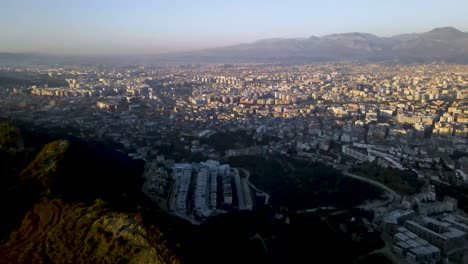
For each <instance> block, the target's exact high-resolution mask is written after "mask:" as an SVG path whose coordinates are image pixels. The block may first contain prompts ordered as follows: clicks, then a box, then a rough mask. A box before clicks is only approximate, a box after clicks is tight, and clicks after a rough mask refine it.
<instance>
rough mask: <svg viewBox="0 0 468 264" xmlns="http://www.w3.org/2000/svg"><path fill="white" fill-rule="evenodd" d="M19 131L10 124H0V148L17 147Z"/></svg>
mask: <svg viewBox="0 0 468 264" xmlns="http://www.w3.org/2000/svg"><path fill="white" fill-rule="evenodd" d="M18 140H20V133H19V130H18V129H17V128H16V127H14V126H13V125H12V124H10V123H0V147H4V148H15V147H18Z"/></svg>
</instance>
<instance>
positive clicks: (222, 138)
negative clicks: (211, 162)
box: [200, 130, 255, 152]
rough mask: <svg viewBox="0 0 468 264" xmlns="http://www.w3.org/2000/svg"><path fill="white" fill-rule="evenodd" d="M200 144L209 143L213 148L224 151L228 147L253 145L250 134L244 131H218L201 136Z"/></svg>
mask: <svg viewBox="0 0 468 264" xmlns="http://www.w3.org/2000/svg"><path fill="white" fill-rule="evenodd" d="M200 143H201V144H208V145H211V146H212V147H213V148H214V149H215V150H217V151H221V152H224V151H226V150H228V149H236V148H245V147H247V146H252V145H255V141H254V139H253V138H252V135H248V134H247V133H246V132H245V131H243V130H242V131H236V132H219V133H216V134H214V135H212V136H210V137H209V138H202V139H201V140H200Z"/></svg>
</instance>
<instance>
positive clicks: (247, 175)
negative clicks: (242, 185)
mask: <svg viewBox="0 0 468 264" xmlns="http://www.w3.org/2000/svg"><path fill="white" fill-rule="evenodd" d="M238 169H239V170H241V171H243V172H244V173H245V178H246V179H247V182H248V183H249V185H250V187H252V189H254V190H256V191H257V192H260V193H264V194H265V204H268V201H269V200H270V195H269V194H268V193H267V192H264V191H262V190H260V189H258V188H257V187H255V185H253V184H252V183H251V182H250V181H249V178H250V171H248V170H246V169H244V168H238Z"/></svg>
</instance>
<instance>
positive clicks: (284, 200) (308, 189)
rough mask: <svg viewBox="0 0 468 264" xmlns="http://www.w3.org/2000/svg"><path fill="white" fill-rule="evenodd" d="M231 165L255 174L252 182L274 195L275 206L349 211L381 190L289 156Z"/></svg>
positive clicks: (247, 159)
mask: <svg viewBox="0 0 468 264" xmlns="http://www.w3.org/2000/svg"><path fill="white" fill-rule="evenodd" d="M228 162H229V164H231V165H232V166H238V167H244V168H246V169H247V170H249V171H250V172H251V178H250V181H251V182H252V183H253V184H254V185H255V186H257V187H258V188H260V189H262V190H263V191H265V192H267V193H269V194H271V200H270V201H271V203H272V205H274V206H285V207H288V208H290V209H296V210H299V209H308V208H314V207H318V206H334V207H339V208H349V207H352V206H356V205H359V204H361V203H363V202H364V201H365V200H368V199H375V198H378V197H379V195H380V190H379V189H377V188H375V187H373V186H371V185H369V184H367V183H363V182H359V181H356V180H353V179H350V178H347V177H343V176H342V175H341V174H340V173H339V172H338V171H336V170H335V169H333V168H331V167H329V166H326V165H324V164H321V163H311V162H308V161H301V160H296V159H293V158H286V157H280V158H275V157H260V156H255V157H235V158H231V159H230V160H229V161H228Z"/></svg>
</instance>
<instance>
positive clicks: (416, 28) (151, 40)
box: [0, 0, 468, 55]
mask: <svg viewBox="0 0 468 264" xmlns="http://www.w3.org/2000/svg"><path fill="white" fill-rule="evenodd" d="M467 9H468V2H466V1H458V0H452V1H446V2H444V3H442V2H438V1H420V0H416V1H412V2H411V3H405V2H404V1H401V0H398V1H393V2H392V3H375V2H373V1H369V0H360V1H353V3H348V2H347V1H333V3H321V2H319V1H305V0H292V1H288V2H287V3H284V2H282V1H263V0H260V1H255V2H253V1H247V0H240V1H236V3H217V2H216V1H213V0H211V1H209V0H205V1H197V2H192V1H188V0H179V1H171V2H170V3H169V2H164V1H149V0H142V1H137V2H136V3H135V2H130V1H123V0H118V1H109V0H104V1H96V2H92V1H89V0H85V1H80V2H78V3H69V2H62V1H58V0H47V1H41V3H38V2H36V1H32V0H20V1H7V2H6V3H4V8H2V10H0V34H2V36H5V38H4V39H5V40H6V41H3V42H2V43H0V52H40V53H49V54H70V55H71V54H76V55H97V54H101V55H114V54H129V55H130V54H132V55H137V54H158V53H167V52H179V51H191V50H200V49H205V48H213V47H221V46H229V45H235V44H240V43H249V42H254V41H257V40H260V39H267V38H297V37H309V36H312V35H313V36H323V35H327V34H333V33H346V32H365V33H371V34H375V35H377V36H381V37H390V36H393V35H397V34H405V33H413V32H426V31H429V30H431V29H433V28H437V27H446V26H452V27H455V28H457V29H459V30H461V31H464V32H466V31H468V22H467V21H466V19H464V14H463V13H464V10H467ZM464 20H465V21H464ZM324 21H326V23H325V22H324Z"/></svg>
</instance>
